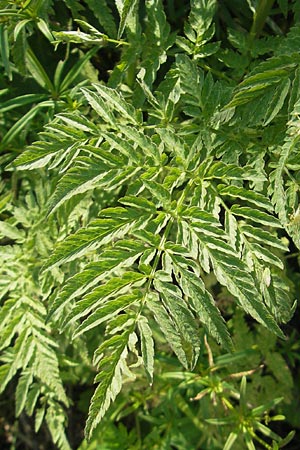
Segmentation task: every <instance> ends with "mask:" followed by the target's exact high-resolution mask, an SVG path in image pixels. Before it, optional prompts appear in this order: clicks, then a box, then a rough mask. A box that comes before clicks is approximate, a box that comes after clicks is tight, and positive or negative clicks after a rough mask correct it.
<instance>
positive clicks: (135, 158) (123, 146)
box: [102, 132, 144, 165]
mask: <svg viewBox="0 0 300 450" xmlns="http://www.w3.org/2000/svg"><path fill="white" fill-rule="evenodd" d="M102 136H103V137H104V139H105V140H106V141H107V142H108V143H109V144H110V145H111V146H112V148H114V149H116V150H118V151H119V152H120V153H121V155H124V156H125V157H127V158H128V160H129V161H132V162H133V163H134V164H136V165H142V164H143V160H144V156H143V154H142V152H141V151H140V150H138V148H135V147H134V146H133V145H132V144H131V143H130V142H128V141H127V140H125V139H124V138H123V136H122V137H119V136H118V135H117V134H116V133H105V132H103V133H102Z"/></svg>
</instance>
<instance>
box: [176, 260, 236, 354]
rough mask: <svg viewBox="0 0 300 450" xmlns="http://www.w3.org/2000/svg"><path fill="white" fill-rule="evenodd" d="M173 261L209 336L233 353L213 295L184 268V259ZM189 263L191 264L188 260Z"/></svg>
mask: <svg viewBox="0 0 300 450" xmlns="http://www.w3.org/2000/svg"><path fill="white" fill-rule="evenodd" d="M172 259H173V261H174V262H175V264H176V265H177V266H178V268H179V274H178V275H177V277H178V282H179V283H180V287H181V288H182V290H183V292H184V293H185V295H187V296H188V297H189V298H191V300H192V304H193V309H194V311H195V312H196V313H197V316H198V317H199V319H200V320H201V322H202V323H203V324H204V326H205V327H207V330H208V332H209V334H211V335H212V336H213V337H214V338H215V339H216V341H217V342H219V343H220V344H221V345H222V346H223V347H224V348H225V349H227V350H229V351H231V350H232V348H233V345H232V341H231V338H230V334H229V332H228V329H227V327H226V324H225V321H224V319H223V317H222V315H221V313H220V311H219V309H218V308H217V306H216V304H215V301H214V299H213V297H212V295H211V294H210V293H209V292H208V291H207V290H206V288H205V286H204V283H203V282H202V280H201V278H200V277H199V276H197V275H196V274H195V273H193V272H191V271H190V270H188V268H187V267H185V268H184V267H183V265H182V259H181V260H178V257H176V256H175V255H173V256H172ZM187 263H189V261H188V260H187Z"/></svg>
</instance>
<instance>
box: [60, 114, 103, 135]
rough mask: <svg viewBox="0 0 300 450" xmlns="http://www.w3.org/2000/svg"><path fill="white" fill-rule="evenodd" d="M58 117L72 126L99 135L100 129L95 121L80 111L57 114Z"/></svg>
mask: <svg viewBox="0 0 300 450" xmlns="http://www.w3.org/2000/svg"><path fill="white" fill-rule="evenodd" d="M56 117H57V118H58V119H60V120H62V121H63V122H65V123H66V124H67V125H68V126H69V127H71V128H75V129H76V130H81V131H85V132H88V133H91V134H95V135H96V136H98V135H99V130H98V128H97V126H96V125H95V124H94V123H93V122H91V121H90V120H89V119H88V118H87V117H85V116H83V115H81V114H79V113H76V114H71V113H61V114H57V115H56Z"/></svg>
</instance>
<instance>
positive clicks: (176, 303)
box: [154, 272, 200, 369]
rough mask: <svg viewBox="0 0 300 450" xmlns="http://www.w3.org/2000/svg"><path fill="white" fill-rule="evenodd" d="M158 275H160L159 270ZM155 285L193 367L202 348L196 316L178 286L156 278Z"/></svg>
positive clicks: (189, 365) (189, 363)
mask: <svg viewBox="0 0 300 450" xmlns="http://www.w3.org/2000/svg"><path fill="white" fill-rule="evenodd" d="M156 276H159V273H158V272H157V274H156ZM154 287H155V289H156V290H157V291H158V292H159V293H160V297H161V299H162V301H163V304H164V306H165V308H166V309H167V310H168V313H169V315H170V316H171V317H172V318H173V321H174V324H175V327H176V329H177V330H178V332H179V334H180V336H181V345H182V348H183V349H184V352H185V355H186V358H187V361H188V367H189V368H190V369H193V368H194V367H195V364H196V362H197V359H198V356H199V350H200V336H199V329H198V326H197V323H196V321H195V318H194V316H193V314H192V313H191V311H190V309H189V308H188V305H187V303H186V302H185V301H184V299H183V298H182V296H181V292H180V290H179V289H178V288H177V287H176V286H174V285H173V284H171V283H167V282H166V281H160V280H159V279H157V278H155V280H154Z"/></svg>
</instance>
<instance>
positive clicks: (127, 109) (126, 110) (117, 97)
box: [93, 83, 139, 129]
mask: <svg viewBox="0 0 300 450" xmlns="http://www.w3.org/2000/svg"><path fill="white" fill-rule="evenodd" d="M93 86H94V88H95V89H96V90H97V92H98V94H99V95H100V98H102V101H105V102H106V104H107V105H108V107H109V108H111V109H112V110H115V111H117V112H118V113H119V114H121V116H122V118H123V119H126V120H127V122H129V123H131V124H133V125H139V120H138V118H137V111H136V110H135V108H134V107H133V106H132V105H131V104H129V103H128V102H126V100H125V99H124V97H123V95H121V94H120V93H119V92H117V91H116V90H115V89H111V88H109V87H107V86H103V85H102V84H95V83H94V84H93ZM98 98H99V97H98ZM106 108H107V106H106ZM121 129H122V128H121Z"/></svg>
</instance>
